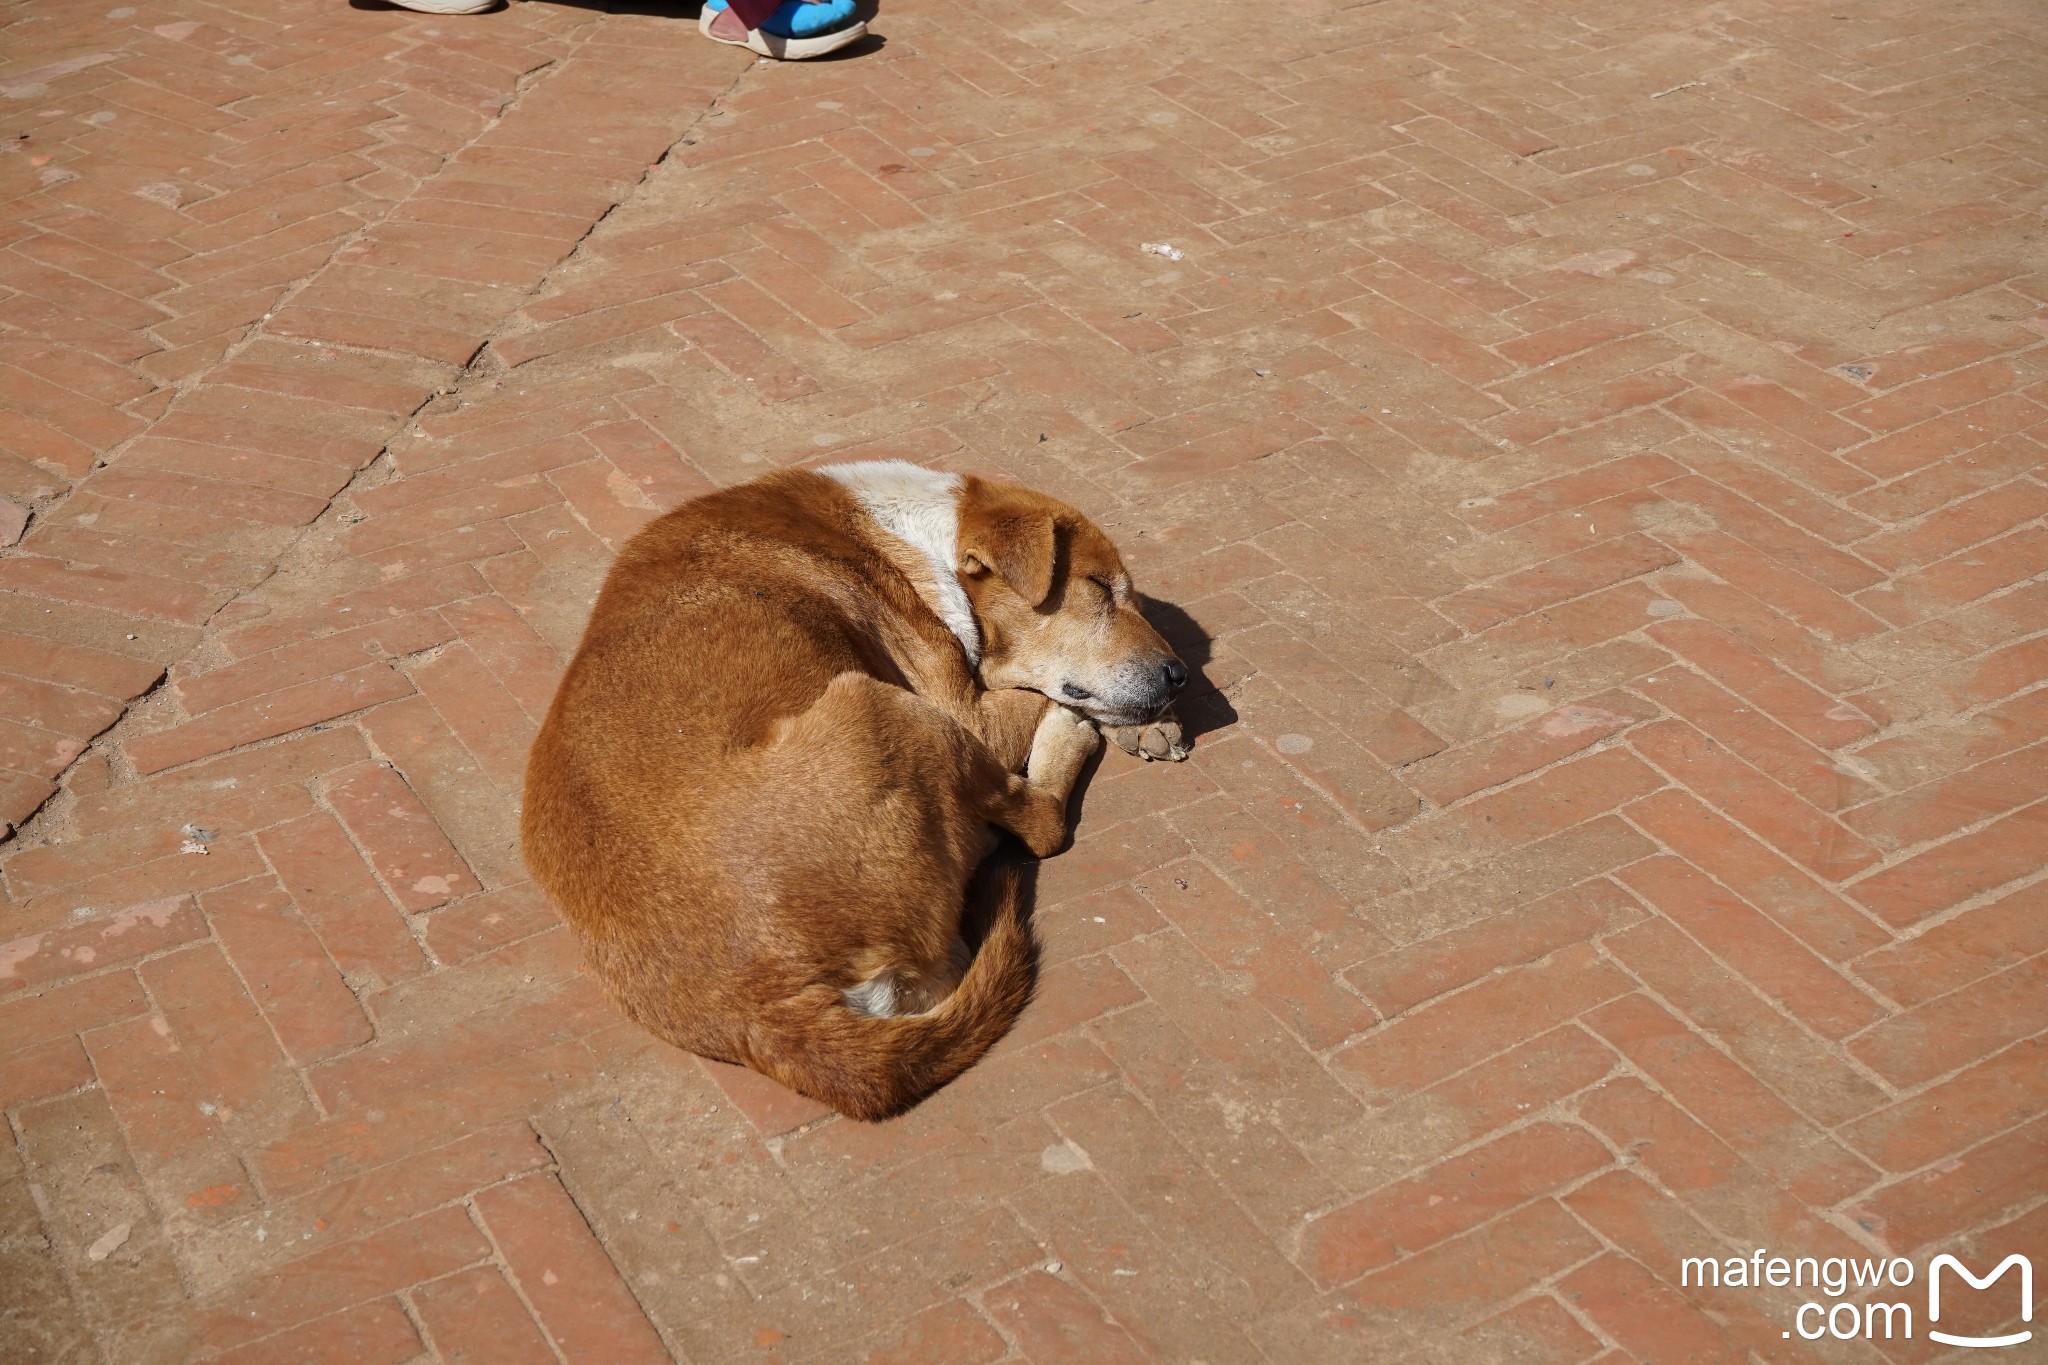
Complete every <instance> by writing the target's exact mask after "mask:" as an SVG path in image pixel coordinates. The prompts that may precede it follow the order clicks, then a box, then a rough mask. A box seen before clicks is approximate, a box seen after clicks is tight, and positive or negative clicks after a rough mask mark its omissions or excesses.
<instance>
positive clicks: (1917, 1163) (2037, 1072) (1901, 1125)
mask: <svg viewBox="0 0 2048 1365" xmlns="http://www.w3.org/2000/svg"><path fill="white" fill-rule="evenodd" d="M2043 1046H2044V1045H2043V1043H2042V1042H2041V1040H2040V1039H2038V1038H2030V1039H2025V1040H2023V1041H2021V1042H2018V1043H2015V1044H2014V1045H2013V1046H2011V1047H2009V1048H2007V1049H2005V1050H2004V1051H2003V1052H1997V1053H1993V1054H1992V1055H1991V1056H1989V1057H1987V1058H1985V1059H1984V1060H1983V1061H1981V1062H1978V1063H1977V1064H1976V1065H1974V1066H1971V1067H1967V1068H1965V1069H1964V1070H1962V1071H1960V1072H1958V1073H1957V1074H1956V1075H1954V1076H1952V1077H1950V1078H1949V1079H1948V1080H1946V1081H1943V1082H1941V1083H1940V1084H1938V1085H1934V1086H1930V1087H1928V1088H1927V1089H1926V1090H1923V1091H1921V1092H1920V1093H1919V1094H1917V1095H1914V1096H1912V1097H1911V1098H1909V1099H1904V1100H1901V1101H1899V1102H1898V1103H1897V1104H1894V1105H1891V1106H1890V1107H1888V1108H1885V1109H1881V1110H1879V1111H1878V1112H1877V1113H1875V1114H1872V1115H1870V1116H1869V1117H1867V1118H1864V1119H1861V1120H1859V1121H1858V1122H1856V1123H1854V1124H1852V1125H1850V1126H1849V1127H1848V1128H1847V1129H1845V1130H1844V1132H1843V1136H1844V1138H1845V1139H1846V1140H1847V1141H1848V1142H1849V1144H1850V1145H1851V1146H1853V1147H1854V1148H1856V1150H1857V1151H1859V1152H1862V1153H1864V1154H1865V1155H1866V1156H1869V1157H1870V1158H1871V1159H1872V1160H1874V1161H1876V1162H1877V1163H1878V1165H1880V1166H1882V1167H1883V1168H1884V1169H1886V1170H1888V1171H1896V1172H1901V1173H1903V1172H1908V1171H1916V1170H1918V1169H1920V1168H1921V1167H1922V1166H1928V1165H1932V1164H1933V1163H1935V1162H1937V1161H1940V1160H1942V1159H1943V1158H1945V1157H1948V1156H1950V1155H1951V1154H1952V1153H1953V1152H1954V1151H1955V1149H1956V1147H1957V1146H1958V1145H1961V1144H1967V1143H1970V1142H1972V1141H1974V1140H1975V1138H1976V1137H1977V1136H1978V1135H1980V1134H1982V1133H1987V1132H1991V1133H1995V1132H2000V1131H2003V1130H2005V1129H2007V1128H2015V1127H2018V1126H2019V1125H2021V1124H2023V1123H2027V1122H2030V1121H2032V1120H2034V1119H2037V1118H2039V1117H2040V1116H2041V1115H2042V1113H2043V1112H2044V1111H2048V1058H2044V1057H2043V1055H2042V1050H2043Z"/></svg>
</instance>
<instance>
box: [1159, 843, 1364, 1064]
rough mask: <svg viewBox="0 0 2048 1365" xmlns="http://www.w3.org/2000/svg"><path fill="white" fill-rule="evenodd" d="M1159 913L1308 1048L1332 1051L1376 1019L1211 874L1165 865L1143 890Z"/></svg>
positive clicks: (1296, 943) (1187, 865)
mask: <svg viewBox="0 0 2048 1365" xmlns="http://www.w3.org/2000/svg"><path fill="white" fill-rule="evenodd" d="M1140 890H1141V891H1142V892H1143V894H1144V895H1145V898H1146V899H1147V900H1148V901H1150V902H1151V903H1152V905H1153V906H1154V908H1156V909H1157V910H1158V911H1159V913H1160V914H1161V915H1162V916H1163V917H1164V918H1165V919H1166V920H1167V921H1168V922H1170V923H1171V924H1173V925H1174V926H1175V927H1176V928H1178V929H1179V930H1180V931H1181V932H1182V933H1183V934H1184V935H1186V936H1187V939H1188V941H1189V942H1190V943H1193V944H1196V945H1197V946H1199V947H1200V948H1201V950H1202V952H1203V954H1204V955H1206V956H1207V957H1208V958H1209V960H1210V961H1211V962H1214V963H1215V964H1216V965H1217V966H1218V967H1220V968H1222V969H1224V970H1226V971H1231V972H1239V973H1243V974H1244V975H1245V976H1246V977H1247V978H1248V979H1249V993H1250V995H1251V997H1252V998H1253V999H1255V1000H1257V1001H1258V1002H1259V1003H1260V1004H1262V1005H1264V1006H1265V1007H1266V1008H1267V1009H1268V1010H1270V1011H1271V1012H1272V1013H1273V1015H1274V1016H1275V1017H1276V1018H1278V1019H1279V1020H1280V1021H1281V1022H1282V1023H1283V1024H1285V1025H1287V1026H1288V1027H1289V1028H1290V1029H1292V1030H1293V1031H1294V1032H1295V1033H1296V1034H1297V1035H1299V1036H1300V1037H1301V1038H1302V1040H1303V1041H1304V1042H1305V1043H1306V1044H1307V1045H1308V1047H1309V1048H1310V1049H1312V1050H1317V1051H1320V1050H1321V1049H1323V1048H1326V1047H1334V1046H1335V1045H1336V1044H1338V1043H1341V1042H1343V1041H1344V1040H1345V1039H1346V1038H1349V1037H1350V1036H1351V1035H1352V1034H1354V1033H1357V1032H1359V1031H1360V1030H1361V1029H1364V1028H1367V1027H1369V1026H1370V1025H1372V1024H1373V1023H1375V1022H1377V1019H1376V1016H1375V1015H1374V1014H1373V1012H1372V1010H1371V1008H1370V1007H1368V1006H1367V1005H1365V1004H1364V1003H1363V1002H1362V1001H1360V1000H1359V999H1358V998H1357V997H1356V996H1354V995H1352V994H1350V993H1349V992H1348V991H1345V990H1344V989H1343V988H1342V987H1341V986H1339V985H1338V984H1337V983H1336V982H1335V981H1334V980H1332V979H1331V977H1330V974H1329V973H1328V972H1327V971H1326V970H1324V969H1323V968H1322V967H1321V966H1319V965H1318V964H1317V962H1316V960H1315V959H1314V958H1313V957H1312V956H1310V954H1309V953H1308V951H1307V949H1306V948H1305V947H1304V946H1303V945H1302V944H1301V942H1300V940H1299V939H1298V938H1297V937H1295V935H1294V934H1293V933H1292V932H1291V931H1288V930H1282V929H1281V928H1280V927H1279V926H1278V925H1277V924H1276V923H1274V921H1273V920H1272V919H1270V918H1269V917H1267V916H1265V915H1262V914H1260V913H1259V912H1258V911H1257V910H1256V909H1255V908H1254V907H1253V906H1252V905H1251V904H1250V903H1249V902H1247V901H1246V900H1245V899H1244V898H1243V897H1242V896H1239V895H1238V894H1237V893H1236V892H1235V891H1233V890H1231V889H1230V887H1228V886H1226V885H1225V884H1224V883H1223V882H1222V880H1221V879H1220V878H1218V877H1217V876H1216V874H1215V873H1213V872H1211V871H1209V869H1208V868H1206V867H1204V866H1202V865H1201V864H1199V863H1196V862H1193V861H1182V862H1175V863H1168V864H1167V865H1166V866H1165V867H1163V868H1161V869H1159V871H1158V872H1157V873H1155V874H1153V876H1152V877H1150V878H1149V879H1148V880H1147V883H1146V885H1144V886H1143V887H1141V888H1140Z"/></svg>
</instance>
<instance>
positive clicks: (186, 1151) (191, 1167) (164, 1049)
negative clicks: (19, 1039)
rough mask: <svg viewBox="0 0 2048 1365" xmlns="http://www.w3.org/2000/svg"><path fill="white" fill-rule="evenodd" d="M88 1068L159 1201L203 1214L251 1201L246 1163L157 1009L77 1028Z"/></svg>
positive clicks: (219, 1213)
mask: <svg viewBox="0 0 2048 1365" xmlns="http://www.w3.org/2000/svg"><path fill="white" fill-rule="evenodd" d="M85 1047H86V1051H87V1052H88V1053H90V1054H91V1056H92V1067H93V1074H94V1075H95V1076H97V1077H98V1078H99V1083H100V1088H101V1090H103V1091H104V1092H105V1094H106V1097H107V1102H108V1104H110V1105H111V1106H112V1108H113V1111H114V1116H115V1118H116V1119H118V1120H119V1122H120V1125H121V1131H122V1135H123V1137H124V1138H125V1139H126V1141H127V1144H128V1150H129V1151H130V1152H131V1153H132V1154H133V1156H134V1160H135V1166H136V1169H137V1171H139V1172H140V1173H141V1175H142V1178H143V1182H144V1184H145V1185H147V1186H148V1187H149V1191H150V1194H151V1195H152V1196H153V1197H154V1199H155V1200H156V1203H157V1206H158V1207H160V1208H168V1209H176V1210H178V1211H179V1213H180V1214H182V1215H184V1216H185V1217H186V1218H190V1219H197V1220H206V1221H211V1220H215V1219H218V1218H221V1217H224V1216H228V1215H232V1214H239V1213H244V1212H247V1211H248V1210H249V1208H250V1206H251V1205H253V1204H254V1203H255V1202H256V1199H255V1190H254V1189H253V1188H252V1185H251V1182H250V1180H249V1177H248V1171H247V1170H246V1169H245V1168H244V1167H243V1165H242V1164H241V1162H240V1161H239V1160H237V1159H236V1155H235V1152H234V1150H233V1148H232V1147H231V1146H230V1145H229V1143H228V1142H227V1141H226V1139H225V1136H224V1135H223V1134H222V1133H221V1132H220V1130H219V1128H218V1127H217V1125H216V1124H215V1123H214V1121H213V1115H211V1114H209V1112H208V1110H209V1109H210V1108H212V1107H213V1105H214V1101H213V1098H212V1096H210V1095H209V1094H208V1092H207V1089H206V1087H205V1085H204V1084H203V1081H202V1078H201V1077H200V1076H199V1075H197V1074H195V1071H194V1068H193V1067H192V1065H191V1061H190V1059H189V1058H188V1057H187V1056H186V1055H185V1053H184V1050H183V1049H182V1048H181V1047H180V1046H179V1045H178V1043H177V1042H176V1040H174V1039H173V1038H172V1037H171V1030H170V1027H169V1025H168V1024H167V1023H166V1022H165V1021H164V1020H163V1018H162V1017H161V1016H152V1017H147V1018H138V1019H130V1020H127V1021H125V1022H123V1023H119V1024H109V1025H107V1026H106V1027H105V1028H98V1029H94V1030H93V1031H92V1032H90V1033H88V1034H86V1035H85Z"/></svg>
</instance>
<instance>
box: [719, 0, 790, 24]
mask: <svg viewBox="0 0 2048 1365" xmlns="http://www.w3.org/2000/svg"><path fill="white" fill-rule="evenodd" d="M726 3H727V4H729V5H731V6H732V12H733V13H734V14H737V15H738V16H739V17H740V22H741V23H743V24H745V25H746V26H747V27H748V28H749V29H756V28H759V27H761V25H763V24H765V23H767V22H768V18H769V16H770V15H772V14H774V13H775V11H777V10H779V9H781V8H782V0H726Z"/></svg>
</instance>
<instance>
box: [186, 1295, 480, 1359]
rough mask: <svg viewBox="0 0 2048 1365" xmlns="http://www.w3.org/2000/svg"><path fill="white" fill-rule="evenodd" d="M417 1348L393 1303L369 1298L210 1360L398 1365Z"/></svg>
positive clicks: (416, 1338)
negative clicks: (364, 1301) (316, 1320)
mask: <svg viewBox="0 0 2048 1365" xmlns="http://www.w3.org/2000/svg"><path fill="white" fill-rule="evenodd" d="M420 1349H421V1348H420V1334H419V1333H418V1332H417V1331H415V1330H414V1329H413V1325H412V1320H411V1319H410V1318H408V1317H406V1315H405V1310H404V1309H403V1308H400V1307H399V1306H398V1300H396V1299H372V1300H371V1301H370V1302H368V1303H365V1304H358V1305H357V1306H356V1307H354V1308H349V1309H345V1310H343V1311H342V1312H339V1313H336V1314H333V1315H332V1316H330V1317H325V1318H321V1319H320V1320H319V1321H318V1322H312V1323H308V1324H306V1325H305V1326H304V1327H299V1328H294V1329H293V1330H292V1331H289V1332H280V1333H278V1334H277V1335H276V1336H271V1337H265V1338H263V1339H262V1340H261V1341H257V1342H253V1343H251V1344H250V1345H247V1346H244V1347H242V1348H240V1349H239V1350H234V1351H228V1352H225V1353H224V1354H222V1355H219V1356H216V1357H215V1359H216V1360H221V1361H227V1362H232V1365H265V1362H268V1361H275V1360H295V1361H305V1362H306V1363H307V1365H330V1363H331V1365H357V1362H360V1365H387V1362H388V1365H398V1362H400V1361H406V1360H411V1359H413V1358H414V1357H415V1356H417V1355H418V1354H419V1353H420ZM449 1358H450V1359H458V1358H459V1357H456V1356H452V1355H451V1356H450V1357H449Z"/></svg>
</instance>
